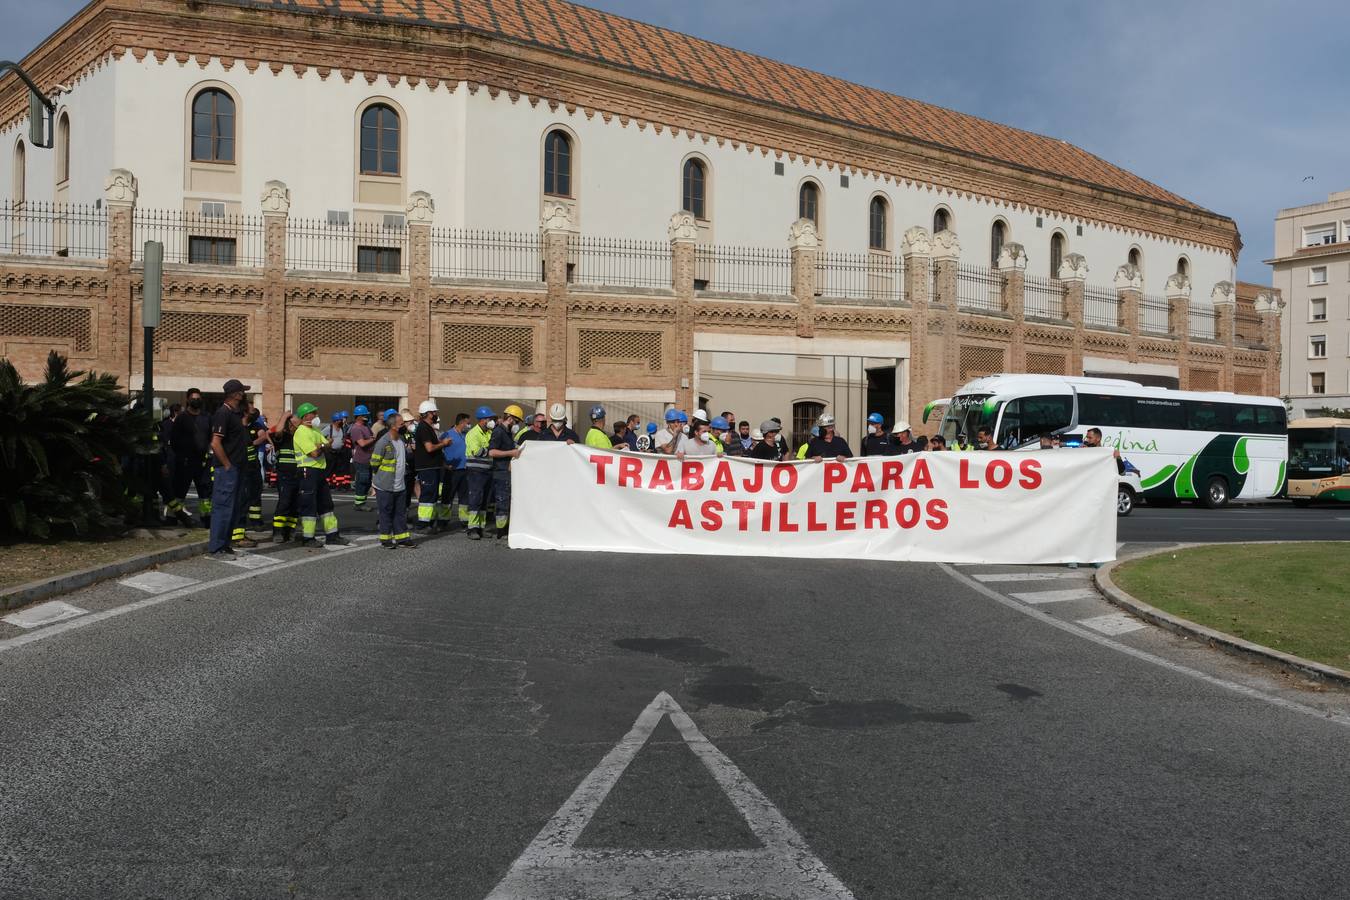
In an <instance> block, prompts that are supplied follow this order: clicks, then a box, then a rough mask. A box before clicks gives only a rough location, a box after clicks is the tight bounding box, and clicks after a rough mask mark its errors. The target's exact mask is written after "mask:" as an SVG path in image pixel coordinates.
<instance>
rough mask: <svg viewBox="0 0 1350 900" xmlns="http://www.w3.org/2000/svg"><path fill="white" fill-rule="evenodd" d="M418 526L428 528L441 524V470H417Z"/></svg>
mask: <svg viewBox="0 0 1350 900" xmlns="http://www.w3.org/2000/svg"><path fill="white" fill-rule="evenodd" d="M417 485H418V492H417V526H418V527H419V528H427V527H429V526H430V525H431V523H433V522H439V521H440V520H441V519H442V518H444V516H442V515H441V470H440V469H418V470H417Z"/></svg>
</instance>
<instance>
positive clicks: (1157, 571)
mask: <svg viewBox="0 0 1350 900" xmlns="http://www.w3.org/2000/svg"><path fill="white" fill-rule="evenodd" d="M1347 553H1350V546H1347V545H1346V544H1345V543H1333V542H1325V543H1322V542H1317V543H1313V542H1309V543H1290V544H1225V545H1223V546H1221V547H1197V548H1195V549H1193V550H1178V551H1176V552H1175V553H1164V554H1160V555H1157V556H1151V557H1148V558H1145V559H1138V560H1133V561H1131V562H1127V563H1124V564H1122V565H1120V566H1118V567H1117V568H1116V570H1115V571H1114V572H1113V573H1112V575H1111V577H1112V579H1113V580H1114V581H1115V582H1116V584H1117V585H1119V586H1120V587H1121V589H1123V590H1125V591H1127V592H1129V593H1130V594H1133V595H1134V596H1135V597H1138V598H1139V599H1140V600H1142V601H1144V602H1145V603H1148V604H1151V605H1152V606H1156V607H1157V608H1158V609H1161V610H1163V611H1165V612H1169V613H1171V614H1172V615H1174V616H1180V617H1181V618H1183V619H1190V620H1191V621H1192V622H1196V623H1198V624H1200V625H1205V626H1207V627H1209V628H1213V629H1215V630H1216V631H1222V632H1225V633H1227V634H1231V635H1234V636H1236V637H1240V638H1242V639H1243V640H1246V641H1251V642H1252V643H1254V644H1260V645H1262V646H1263V647H1270V648H1271V649H1273V650H1279V651H1281V652H1284V653H1292V654H1293V655H1295V656H1301V657H1303V658H1304V659H1311V660H1315V661H1317V662H1320V663H1326V664H1327V665H1331V666H1335V667H1337V668H1339V669H1350V587H1347V585H1348V584H1350V579H1347V568H1346V559H1347Z"/></svg>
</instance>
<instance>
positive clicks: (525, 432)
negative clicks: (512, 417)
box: [516, 413, 548, 447]
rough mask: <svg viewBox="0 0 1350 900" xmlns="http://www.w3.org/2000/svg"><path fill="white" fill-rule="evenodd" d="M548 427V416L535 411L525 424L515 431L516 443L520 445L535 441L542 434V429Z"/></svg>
mask: <svg viewBox="0 0 1350 900" xmlns="http://www.w3.org/2000/svg"><path fill="white" fill-rule="evenodd" d="M547 428H548V416H546V415H544V414H543V413H535V414H534V415H532V416H530V418H529V420H528V421H527V422H526V424H525V425H524V426H523V427H521V429H520V430H519V431H517V432H516V443H517V444H519V445H521V446H522V447H523V446H525V445H526V444H528V443H529V442H530V441H537V440H539V439H540V438H541V437H543V436H544V431H545V430H546V429H547Z"/></svg>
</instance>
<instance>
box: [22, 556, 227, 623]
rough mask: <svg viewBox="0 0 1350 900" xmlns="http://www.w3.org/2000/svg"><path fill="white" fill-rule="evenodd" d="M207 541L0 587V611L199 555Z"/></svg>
mask: <svg viewBox="0 0 1350 900" xmlns="http://www.w3.org/2000/svg"><path fill="white" fill-rule="evenodd" d="M207 543H208V542H207V541H193V542H192V543H190V544H179V545H177V546H175V547H169V548H168V549H165V550H156V551H155V552H154V553H146V554H143V555H141V556H133V557H131V558H130V559H124V560H121V561H119V562H115V563H108V564H107V565H104V566H95V567H93V568H91V569H80V570H79V571H78V572H67V573H66V574H64V575H57V576H56V577H55V578H48V579H46V580H44V581H30V582H29V583H28V584H21V585H19V586H18V587H15V588H8V589H6V590H3V591H0V612H8V611H10V610H12V609H18V608H19V607H20V606H27V605H28V604H30V603H37V602H38V601H39V600H47V599H49V598H51V597H55V596H58V595H60V594H66V593H69V592H70V591H77V590H79V589H80V588H84V587H88V586H89V585H91V584H96V583H98V582H100V581H106V580H108V579H109V578H116V577H117V576H119V575H127V574H130V573H132V572H139V571H140V570H142V569H149V568H151V567H153V566H158V565H161V564H162V563H167V562H177V561H178V560H180V559H187V558H188V557H190V556H200V555H201V554H203V553H205V552H206V546H207Z"/></svg>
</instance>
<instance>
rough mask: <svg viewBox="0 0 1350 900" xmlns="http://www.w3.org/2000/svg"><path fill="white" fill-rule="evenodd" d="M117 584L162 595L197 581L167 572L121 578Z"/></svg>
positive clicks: (145, 573) (143, 573)
mask: <svg viewBox="0 0 1350 900" xmlns="http://www.w3.org/2000/svg"><path fill="white" fill-rule="evenodd" d="M117 583H118V584H120V585H124V586H126V587H129V588H136V590H138V591H145V592H146V593H147V594H162V593H164V592H165V591H176V590H178V589H179V588H185V587H187V586H188V585H190V584H196V583H197V579H196V578H184V577H183V576H182V575H170V574H169V573H168V572H142V573H141V574H139V575H133V576H132V577H131V578H123V579H122V580H121V581H119V582H117Z"/></svg>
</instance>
